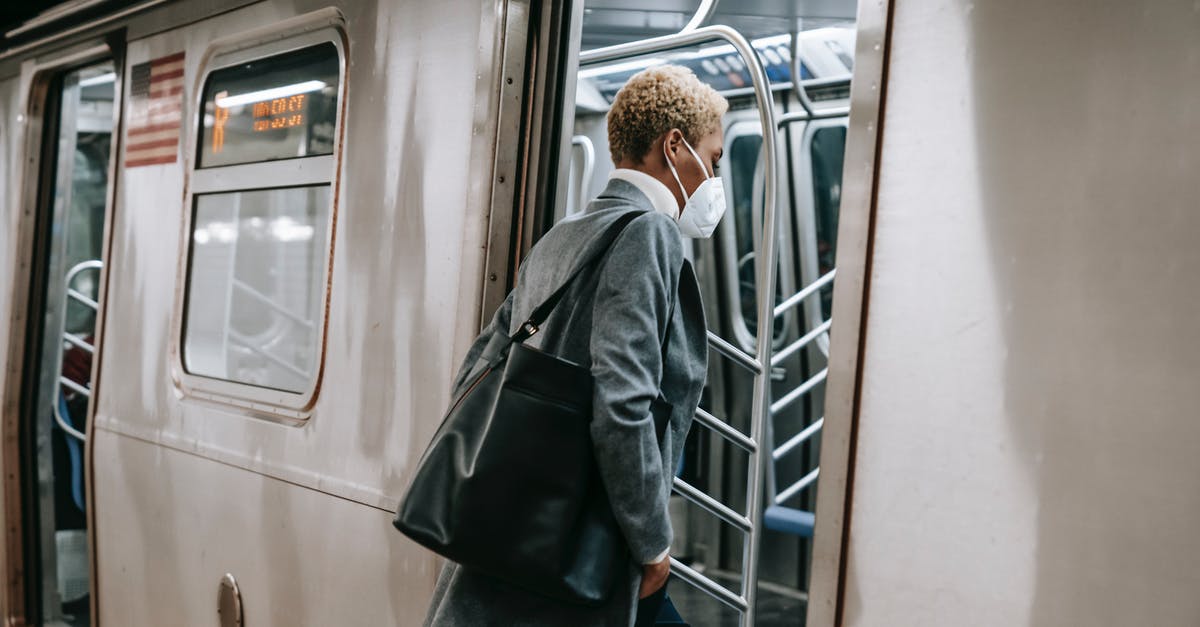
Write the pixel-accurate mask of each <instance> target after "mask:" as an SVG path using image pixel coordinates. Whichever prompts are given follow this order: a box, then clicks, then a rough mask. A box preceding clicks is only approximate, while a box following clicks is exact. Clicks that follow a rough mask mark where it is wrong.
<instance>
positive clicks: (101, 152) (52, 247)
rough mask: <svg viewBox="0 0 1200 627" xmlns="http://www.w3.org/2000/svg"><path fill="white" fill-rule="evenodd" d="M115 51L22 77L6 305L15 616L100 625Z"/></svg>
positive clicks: (76, 55)
mask: <svg viewBox="0 0 1200 627" xmlns="http://www.w3.org/2000/svg"><path fill="white" fill-rule="evenodd" d="M117 53H118V50H117V49H116V47H115V46H113V45H109V44H106V43H103V41H94V42H93V43H92V44H91V45H85V46H83V47H75V48H72V49H69V51H67V52H65V53H63V52H59V53H55V54H53V55H48V56H47V57H45V59H44V60H42V59H38V60H36V61H32V62H27V63H26V64H25V66H24V67H23V68H22V72H21V77H20V80H19V85H20V89H21V90H22V94H21V96H22V101H23V106H22V108H21V109H20V110H19V111H17V112H16V113H17V115H15V116H14V117H16V118H17V119H18V120H24V122H25V124H24V125H23V127H22V128H21V129H19V130H18V133H19V132H22V131H23V133H24V142H23V144H21V151H22V153H23V157H24V161H23V164H22V165H23V167H22V168H21V169H18V170H16V171H18V172H20V174H21V176H20V182H19V183H18V184H19V185H20V186H21V191H20V194H19V198H20V203H21V205H20V209H19V211H20V216H19V218H18V219H17V220H16V221H15V224H16V225H18V228H17V229H16V232H15V233H14V234H13V240H11V241H14V243H15V246H14V248H15V251H14V252H15V258H14V259H15V262H16V263H15V266H14V267H15V268H16V269H17V274H16V279H15V281H14V285H13V289H12V293H11V298H10V300H9V301H8V302H9V303H11V307H10V308H9V310H8V311H3V312H0V316H5V317H6V318H7V319H8V325H7V328H6V330H5V331H6V332H7V333H8V338H7V339H8V344H7V346H8V351H7V354H6V355H5V364H6V369H5V370H6V371H5V373H4V378H3V388H2V391H3V423H2V425H0V430H2V436H3V437H2V438H0V441H2V442H3V448H2V449H0V460H3V465H4V489H3V501H4V520H5V542H4V550H5V560H4V564H5V572H4V579H5V584H6V585H5V596H4V599H3V607H4V610H5V614H6V616H5V620H6V622H7V624H65V625H73V626H74V625H87V624H90V622H91V619H90V617H91V607H90V604H91V594H90V590H91V567H90V564H91V561H92V560H91V552H90V550H89V546H90V544H91V543H90V541H89V532H88V529H89V527H90V525H89V507H88V496H89V494H88V493H89V491H90V490H89V489H88V485H89V483H90V472H89V459H90V452H89V451H90V449H89V447H88V438H87V433H88V424H89V423H90V422H91V415H92V407H93V403H92V400H93V395H94V392H93V391H94V390H95V389H96V385H97V381H96V377H95V376H94V373H95V370H94V369H93V367H92V364H93V362H94V360H95V358H96V353H97V350H98V345H97V338H99V337H100V336H101V333H100V328H101V324H102V318H103V310H104V307H103V302H104V292H105V289H104V284H105V280H106V272H105V265H104V257H105V251H106V250H107V242H108V226H107V225H108V224H109V222H110V218H111V211H112V199H113V191H114V185H113V175H114V168H113V163H114V161H113V157H114V155H115V154H116V149H117V141H116V138H117V137H119V133H117V132H116V131H117V129H118V124H119V119H120V118H119V112H120V107H119V106H117V105H118V102H119V97H118V96H117V94H120V93H121V92H120V89H119V85H120V82H119V71H118V69H117V68H120V67H121V64H120V62H119V60H118V59H117V58H116V57H117ZM17 137H19V135H17ZM14 182H15V181H14Z"/></svg>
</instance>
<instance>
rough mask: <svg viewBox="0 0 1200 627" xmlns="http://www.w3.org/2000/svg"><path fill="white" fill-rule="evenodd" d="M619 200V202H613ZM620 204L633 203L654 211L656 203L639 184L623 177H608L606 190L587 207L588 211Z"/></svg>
mask: <svg viewBox="0 0 1200 627" xmlns="http://www.w3.org/2000/svg"><path fill="white" fill-rule="evenodd" d="M613 201H617V202H615V203H614V202H613ZM620 205H633V206H635V207H639V208H642V209H646V210H648V211H654V203H652V202H650V198H649V197H648V196H646V194H645V193H644V192H642V190H640V189H638V186H637V185H634V184H633V183H630V182H629V181H625V180H622V179H608V184H607V185H605V186H604V191H602V192H600V195H599V196H597V197H596V200H595V201H593V202H592V203H590V204H589V205H588V207H587V213H591V212H593V211H601V210H604V209H611V208H612V207H616V206H620Z"/></svg>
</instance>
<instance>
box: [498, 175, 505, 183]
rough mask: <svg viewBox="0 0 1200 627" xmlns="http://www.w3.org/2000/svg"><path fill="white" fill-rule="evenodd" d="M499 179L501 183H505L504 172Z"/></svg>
mask: <svg viewBox="0 0 1200 627" xmlns="http://www.w3.org/2000/svg"><path fill="white" fill-rule="evenodd" d="M498 180H499V181H500V182H501V183H503V182H504V175H503V174H501V175H500V178H499V179H498Z"/></svg>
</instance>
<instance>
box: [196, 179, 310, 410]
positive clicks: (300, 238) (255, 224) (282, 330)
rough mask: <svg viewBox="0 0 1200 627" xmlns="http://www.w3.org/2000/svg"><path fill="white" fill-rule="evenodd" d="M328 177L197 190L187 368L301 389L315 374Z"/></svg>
mask: <svg viewBox="0 0 1200 627" xmlns="http://www.w3.org/2000/svg"><path fill="white" fill-rule="evenodd" d="M329 194H330V191H329V186H328V185H319V186H312V187H292V188H284V189H269V190H253V191H242V192H230V193H223V194H205V195H202V196H197V197H196V201H195V209H194V214H193V218H192V241H191V263H190V264H189V266H190V267H189V271H188V286H189V289H188V301H187V306H186V313H185V316H186V318H185V322H184V353H183V357H184V365H185V367H186V368H187V370H188V371H189V372H192V373H194V374H199V375H203V376H206V377H212V378H215V379H226V380H230V381H238V382H242V383H249V384H252V385H257V386H262V387H267V388H272V389H277V390H285V391H289V392H302V391H304V390H305V389H306V388H307V387H308V386H309V384H310V383H311V382H312V379H313V378H314V377H315V374H316V365H317V360H318V357H319V354H318V349H319V341H320V338H319V337H318V328H319V327H318V326H317V325H318V322H319V320H318V315H317V314H318V310H319V308H320V306H321V298H322V296H323V295H324V281H323V280H322V278H323V274H324V265H325V263H324V257H325V251H326V250H328V248H329V244H328V239H329V229H328V227H329Z"/></svg>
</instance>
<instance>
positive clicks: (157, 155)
mask: <svg viewBox="0 0 1200 627" xmlns="http://www.w3.org/2000/svg"><path fill="white" fill-rule="evenodd" d="M129 74H130V81H129V133H128V137H127V139H126V143H125V167H127V168H136V167H139V166H143V165H158V164H162V163H175V161H176V160H177V158H178V155H179V132H180V128H181V123H182V120H183V53H182V52H177V53H175V54H172V55H169V56H165V57H159V58H157V59H152V60H151V61H149V62H147V63H139V64H137V65H135V66H133V67H132V68H130V69H129Z"/></svg>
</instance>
